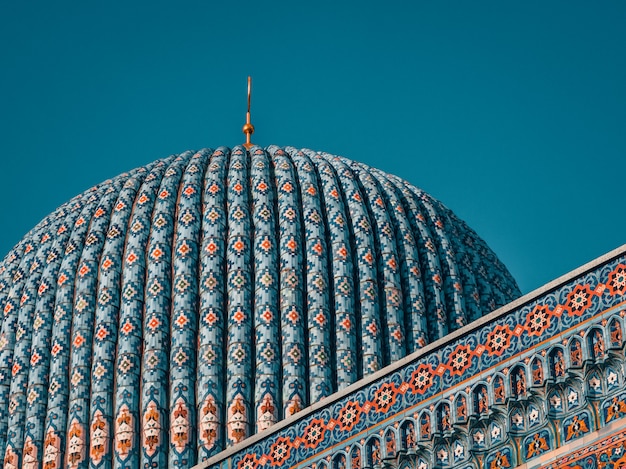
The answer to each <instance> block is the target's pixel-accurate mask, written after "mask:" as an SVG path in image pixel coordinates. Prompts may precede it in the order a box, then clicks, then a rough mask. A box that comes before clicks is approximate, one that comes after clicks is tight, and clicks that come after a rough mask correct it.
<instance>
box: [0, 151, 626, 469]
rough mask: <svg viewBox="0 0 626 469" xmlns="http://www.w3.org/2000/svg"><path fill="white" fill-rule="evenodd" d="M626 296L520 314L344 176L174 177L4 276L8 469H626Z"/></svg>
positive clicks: (531, 305)
mask: <svg viewBox="0 0 626 469" xmlns="http://www.w3.org/2000/svg"><path fill="white" fill-rule="evenodd" d="M625 294H626V249H624V248H622V249H618V250H616V251H614V252H612V253H609V254H607V255H606V256H604V257H602V258H600V259H598V260H596V261H594V262H592V263H590V264H589V265H586V266H583V267H581V268H580V269H578V270H576V271H575V272H573V273H572V274H570V275H568V276H566V277H563V278H561V279H558V280H556V281H554V282H552V283H550V284H548V285H546V286H545V287H542V288H541V289H539V290H537V291H536V292H534V293H531V294H529V295H526V296H524V297H520V292H519V289H518V287H517V285H516V283H515V281H514V279H513V278H512V276H511V275H510V274H509V272H508V270H507V269H506V267H505V266H504V265H503V264H502V263H501V262H500V261H499V260H498V258H497V256H496V255H495V254H494V253H493V252H492V251H491V250H490V249H489V248H488V247H487V246H486V244H485V243H484V241H482V240H481V239H480V238H479V236H478V235H477V234H476V233H475V232H474V231H473V230H471V228H469V227H468V226H467V225H466V224H465V223H464V222H463V221H462V220H460V219H458V217H456V216H455V215H454V214H453V213H452V212H451V211H450V210H449V209H447V208H446V207H445V206H444V205H443V204H441V203H440V202H439V201H437V200H435V199H433V198H432V197H431V196H429V195H428V194H426V193H424V192H423V191H421V190H420V189H418V188H416V187H414V186H411V185H410V184H408V183H407V182H405V181H403V180H402V179H400V178H397V177H395V176H393V175H389V174H386V173H384V172H382V171H379V170H376V169H374V168H370V167H367V166H365V165H363V164H360V163H357V162H354V161H351V160H348V159H346V158H342V157H337V156H334V155H329V154H326V153H320V152H314V151H310V150H306V149H303V150H297V149H295V148H291V147H286V148H281V147H276V146H270V147H267V148H265V149H263V148H261V147H258V146H253V145H250V146H249V147H246V146H238V147H234V148H233V149H229V148H226V147H220V148H217V149H205V150H201V151H198V152H185V153H182V154H180V155H174V156H172V157H170V158H167V159H164V160H159V161H156V162H154V163H151V164H149V165H147V166H146V167H143V168H138V169H136V170H133V171H131V172H129V173H125V174H122V175H120V176H118V177H116V178H113V179H111V180H108V181H105V182H103V183H102V184H100V185H98V186H96V187H94V188H92V189H90V190H88V191H86V192H85V193H83V194H81V195H79V196H77V197H75V198H74V199H72V200H71V201H69V202H68V203H67V204H64V205H63V206H61V207H59V209H57V210H56V211H55V212H53V213H52V214H50V215H49V216H48V217H47V218H45V219H44V220H43V221H42V222H41V223H40V224H39V225H37V226H36V227H35V228H34V229H33V230H31V232H30V233H28V234H27V235H26V236H25V237H24V238H23V239H22V240H21V241H20V243H18V245H17V246H16V247H15V248H14V249H13V250H12V251H11V252H10V253H9V254H8V255H7V256H6V257H5V259H4V260H3V261H2V263H0V307H2V310H3V318H2V327H1V330H0V451H2V454H3V457H2V461H1V467H2V468H4V469H13V468H22V467H23V468H44V469H56V468H61V467H64V468H87V467H90V468H91V467H93V468H100V467H101V468H139V467H141V468H161V467H171V468H191V467H198V468H205V467H207V468H208V467H211V468H223V469H234V468H237V469H271V468H273V467H282V466H285V467H297V468H303V469H368V468H371V469H379V468H383V467H389V468H391V467H400V468H403V469H404V468H411V469H435V468H441V469H447V468H460V469H478V468H483V467H485V468H489V469H506V468H513V467H529V468H534V467H551V468H556V467H571V468H576V467H580V468H581V469H582V468H595V467H598V468H605V467H607V468H618V467H626V443H625V441H626V429H624V420H623V418H624V417H626V392H625V391H624V379H625V376H624V360H623V357H624V355H623V333H622V331H623V328H624V325H625V324H624V316H625V312H624V311H625V310H624V307H623V303H624V295H625Z"/></svg>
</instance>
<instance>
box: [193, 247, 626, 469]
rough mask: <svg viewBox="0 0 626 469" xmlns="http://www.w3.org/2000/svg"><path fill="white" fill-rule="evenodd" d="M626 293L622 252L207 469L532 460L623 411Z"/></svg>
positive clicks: (589, 434) (498, 464) (423, 466)
mask: <svg viewBox="0 0 626 469" xmlns="http://www.w3.org/2000/svg"><path fill="white" fill-rule="evenodd" d="M625 293H626V256H624V254H623V249H622V252H621V253H615V257H613V258H612V259H609V260H605V261H603V262H601V263H597V264H596V265H595V266H593V267H592V268H590V270H589V271H587V272H586V273H582V274H579V275H578V276H576V277H573V278H570V279H569V280H566V281H564V282H563V283H561V284H559V285H553V286H552V288H551V290H549V291H547V292H544V293H542V294H539V295H537V296H535V297H528V298H527V299H526V300H525V301H524V302H523V303H520V304H519V305H518V306H517V307H514V308H511V309H508V310H507V309H504V310H500V311H499V312H498V313H496V314H494V315H493V316H490V317H489V318H486V319H488V320H484V321H483V322H482V323H481V324H480V325H478V326H474V327H472V326H470V327H468V328H466V329H465V330H463V332H462V333H459V334H455V337H454V338H453V339H451V340H448V341H442V342H443V343H441V345H438V346H436V347H433V348H432V349H431V350H430V351H427V352H424V353H417V354H415V355H414V356H413V359H412V360H408V361H406V362H405V363H403V364H402V366H396V367H394V366H392V367H390V368H391V369H390V370H389V372H388V373H386V374H384V375H383V376H382V377H380V378H379V379H377V380H375V381H373V382H370V383H369V384H367V385H364V386H361V387H359V388H357V389H355V390H353V391H351V392H348V393H347V394H345V395H344V396H343V397H342V398H341V399H338V400H334V401H333V402H330V403H329V404H328V405H326V406H323V407H321V408H319V410H316V411H313V412H310V413H308V414H307V415H306V417H303V418H300V419H294V420H293V422H291V423H289V424H288V425H284V427H283V428H281V429H280V430H278V431H275V432H273V433H271V434H268V435H267V436H266V437H265V438H262V439H260V440H259V441H258V442H256V443H255V444H253V445H249V446H247V447H245V448H242V449H240V450H239V451H237V452H234V453H232V454H231V455H229V456H228V457H227V458H221V460H220V458H219V457H216V458H214V459H212V460H210V461H208V463H207V464H205V465H203V466H202V467H211V466H215V467H219V466H223V467H237V468H239V469H260V468H270V467H274V466H287V467H292V466H293V467H303V468H304V467H307V468H316V469H320V468H321V469H325V468H328V469H361V468H368V467H373V468H376V467H383V466H385V465H391V466H394V467H396V466H400V467H404V465H407V467H413V468H418V469H427V468H435V467H489V468H490V469H497V468H507V467H516V466H519V465H523V464H527V465H528V466H529V467H534V466H536V465H538V464H541V462H543V461H545V460H546V459H548V458H550V457H551V454H556V453H555V451H557V450H558V449H560V448H567V447H568V445H574V446H572V447H575V446H576V444H578V445H579V446H580V445H582V442H583V441H587V440H588V439H589V438H594V437H593V435H597V434H598V432H599V431H602V429H603V428H605V427H606V426H616V425H620V424H619V422H620V419H622V418H623V417H626V392H624V391H623V389H624V370H625V366H624V352H623V349H624V338H623V330H624V324H625V323H624V319H625V317H626V305H625V301H624V300H625V296H624V294H625ZM394 368H395V369H394ZM285 423H287V422H285ZM584 438H586V439H585V440H583V439H584ZM599 467H601V466H599Z"/></svg>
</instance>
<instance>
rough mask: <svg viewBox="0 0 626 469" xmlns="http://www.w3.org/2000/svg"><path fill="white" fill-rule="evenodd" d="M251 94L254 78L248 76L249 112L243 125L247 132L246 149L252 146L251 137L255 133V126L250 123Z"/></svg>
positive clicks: (244, 131) (245, 132)
mask: <svg viewBox="0 0 626 469" xmlns="http://www.w3.org/2000/svg"><path fill="white" fill-rule="evenodd" d="M250 96H252V78H251V77H248V112H247V114H246V123H245V124H244V126H243V133H244V134H246V143H244V144H243V146H244V147H245V148H246V150H249V149H250V148H252V143H251V142H250V137H251V136H252V134H253V133H254V126H253V125H252V124H251V123H250Z"/></svg>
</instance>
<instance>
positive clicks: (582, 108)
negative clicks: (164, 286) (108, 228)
mask: <svg viewBox="0 0 626 469" xmlns="http://www.w3.org/2000/svg"><path fill="white" fill-rule="evenodd" d="M624 25H626V2H623V1H602V2H589V1H553V2H545V1H528V2H502V1H493V2H491V1H480V2H461V1H459V2H432V1H411V2H409V1H406V2H393V1H388V2H370V1H360V2H323V1H322V2H320V1H316V2H294V1H290V2H261V1H256V2H246V1H237V2H229V1H222V2H219V3H218V2H214V1H193V2H186V1H180V2H169V1H168V2H164V1H150V2H144V1H141V2H132V1H128V2H118V1H113V2H83V1H81V2H43V1H33V2H9V1H5V2H2V5H1V6H0V64H1V65H0V67H1V68H0V71H1V73H0V201H1V204H0V227H1V229H0V257H3V256H4V255H5V254H6V253H7V252H8V251H9V249H10V248H11V247H12V246H13V245H14V244H15V243H17V241H18V240H19V239H20V238H21V236H22V235H23V234H25V233H26V232H27V231H28V230H29V229H30V228H31V227H33V226H34V225H35V224H36V223H37V222H38V221H39V220H40V219H41V218H43V217H44V216H45V215H46V214H48V213H49V212H51V211H52V210H54V209H55V208H56V207H57V206H58V205H60V204H62V203H64V202H65V201H67V200H68V199H70V198H71V197H72V196H74V195H76V194H78V193H80V192H82V191H84V190H85V189H87V188H89V187H91V186H92V185H95V184H97V183H98V182H100V181H102V180H104V179H107V178H109V177H113V176H115V175H117V174H119V173H121V172H123V171H126V170H128V169H131V168H133V167H137V166H142V165H145V164H147V163H148V162H150V161H152V160H154V159H157V158H161V157H165V156H167V155H169V154H171V153H179V152H181V151H184V150H186V149H198V148H202V147H216V146H220V145H228V146H234V145H236V144H238V143H241V142H242V140H243V135H242V134H241V126H242V124H243V122H244V117H245V91H246V77H247V75H248V74H251V75H252V76H253V80H254V94H253V123H254V124H255V126H256V129H257V132H256V133H255V135H254V141H255V142H256V143H259V144H261V145H268V144H277V145H292V146H296V147H308V148H311V149H315V150H324V151H328V152H331V153H335V154H342V155H344V156H346V157H349V158H352V159H356V160H359V161H362V162H364V163H366V164H369V165H371V166H375V167H378V168H380V169H383V170H385V171H387V172H391V173H395V174H398V175H400V176H403V177H404V178H406V179H408V180H409V181H410V182H412V183H413V184H415V185H416V186H418V187H421V188H422V189H424V190H426V191H428V192H429V193H431V194H432V195H433V196H435V197H436V198H438V199H439V200H441V201H442V202H444V203H445V204H446V205H447V206H448V207H450V208H451V209H452V210H454V211H455V212H456V213H457V215H459V216H460V217H461V218H463V219H465V220H466V221H467V222H468V224H469V225H470V226H472V227H473V228H474V229H475V230H476V231H477V232H478V233H479V234H480V235H481V236H482V237H483V238H484V239H485V240H486V241H487V242H488V243H489V245H490V246H491V247H492V248H493V249H494V250H495V251H496V253H498V255H499V256H500V258H501V259H502V260H503V261H504V262H505V263H506V264H507V265H508V267H509V269H510V270H511V272H512V273H513V275H514V276H515V277H516V278H517V279H518V282H519V283H520V286H521V288H522V290H523V291H524V292H527V291H530V290H532V289H534V288H536V287H539V286H541V285H543V284H544V283H546V282H548V281H550V280H552V279H554V278H556V277H557V276H559V275H561V274H564V273H566V272H568V271H569V270H571V269H574V268H576V267H578V266H579V265H581V264H583V263H585V262H587V261H589V260H592V259H594V258H595V257H597V256H599V255H601V254H603V253H605V252H607V251H609V250H610V249H613V248H615V247H617V246H619V245H621V244H623V243H625V242H626V229H625V227H626V216H625V210H624V201H625V200H626V198H625V196H624V178H625V174H626V27H625V26H624Z"/></svg>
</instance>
